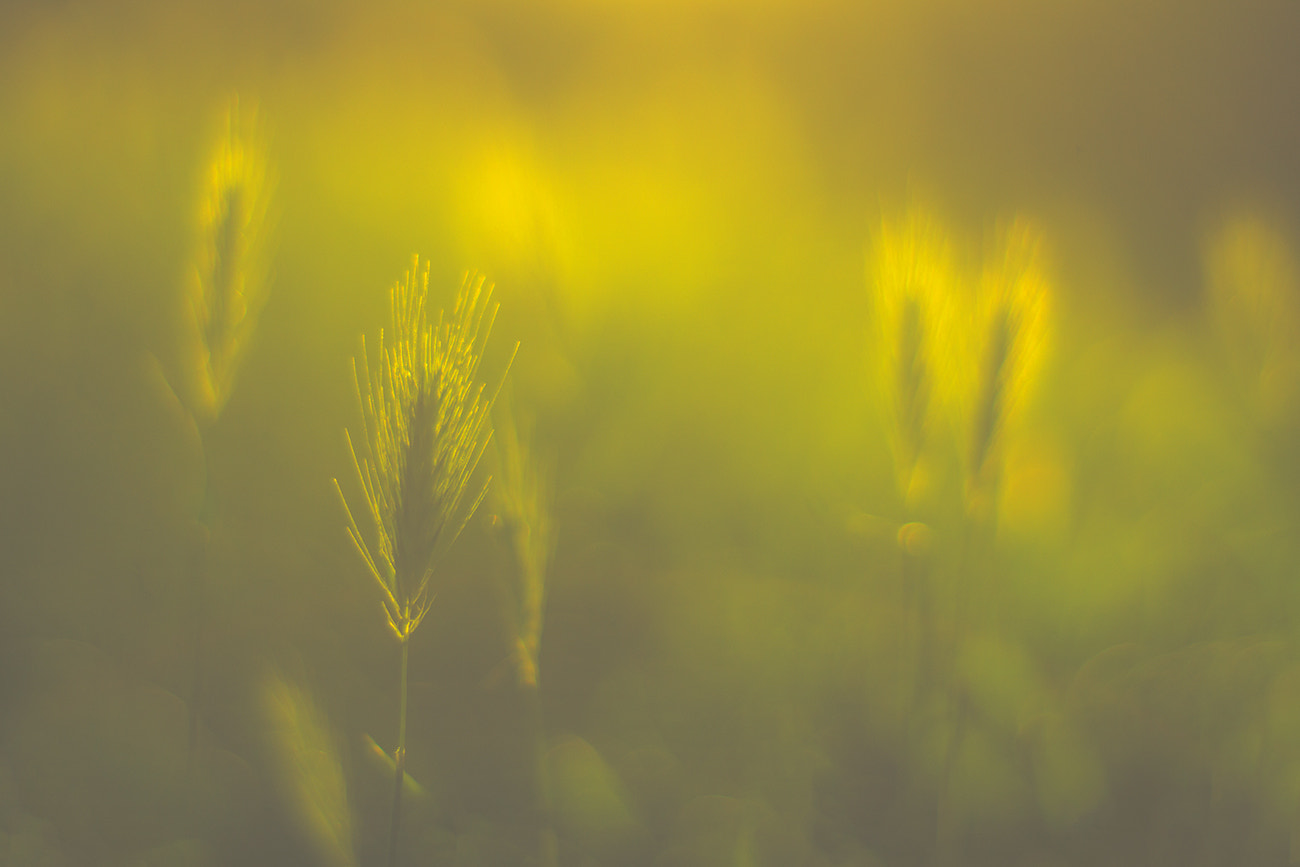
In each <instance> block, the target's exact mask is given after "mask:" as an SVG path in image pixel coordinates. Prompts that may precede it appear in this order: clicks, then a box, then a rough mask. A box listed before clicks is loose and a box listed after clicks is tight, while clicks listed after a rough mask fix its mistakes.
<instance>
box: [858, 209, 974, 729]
mask: <svg viewBox="0 0 1300 867" xmlns="http://www.w3.org/2000/svg"><path fill="white" fill-rule="evenodd" d="M867 282H868V286H869V287H870V288H871V291H872V296H871V300H872V313H873V316H874V320H875V325H876V335H875V337H876V340H875V342H874V346H875V347H876V351H875V356H876V357H875V359H874V364H873V367H874V371H875V376H876V380H877V389H876V393H877V394H878V395H880V396H881V399H882V402H883V404H884V406H883V407H882V408H883V410H884V414H885V423H886V425H887V429H888V435H889V444H890V448H891V451H892V453H893V459H894V476H895V481H896V483H897V486H898V493H899V496H900V497H901V499H902V503H903V511H904V515H905V522H904V524H903V527H902V528H901V529H900V530H899V533H898V547H899V558H900V579H901V587H900V591H901V594H900V595H901V600H900V602H901V609H902V610H903V611H904V612H905V616H906V618H907V625H906V626H904V627H903V628H901V629H900V630H899V645H900V647H899V654H898V662H899V678H898V680H899V713H900V716H901V719H900V721H901V722H902V723H904V724H905V723H906V719H907V717H908V716H909V715H910V714H911V713H912V712H913V711H914V710H915V706H916V702H917V701H918V700H919V697H920V695H921V691H922V684H924V683H926V682H928V680H929V678H930V676H931V669H932V666H933V661H932V660H931V659H930V656H929V650H930V648H931V646H932V644H933V640H934V613H933V600H932V599H931V595H932V588H930V587H928V586H927V576H925V575H923V574H921V563H920V562H913V561H914V560H918V555H919V554H921V553H922V550H923V548H924V547H925V546H924V544H923V542H922V540H923V537H924V536H925V533H926V531H925V527H924V525H923V524H920V523H917V522H916V521H915V514H914V513H915V511H916V510H917V508H918V506H919V504H920V502H921V501H922V500H923V499H924V497H925V496H926V494H927V493H928V491H929V488H930V486H931V482H932V480H931V473H930V471H929V469H928V466H927V462H928V460H929V458H928V456H927V455H926V451H927V447H928V446H929V444H930V436H931V428H932V427H933V422H934V417H935V407H936V404H937V403H938V401H936V400H935V390H936V388H942V386H943V384H944V381H945V380H944V370H943V357H942V356H941V355H940V353H939V351H938V350H939V349H940V347H941V346H942V345H943V339H944V334H943V329H944V326H945V323H946V316H945V314H946V313H947V311H948V310H949V307H950V298H951V296H952V293H953V291H954V288H955V286H956V278H955V272H954V270H953V267H952V248H951V244H950V242H949V240H948V235H947V233H946V232H945V231H944V229H943V227H942V226H941V225H940V224H939V223H938V221H937V220H936V219H935V218H934V217H933V216H931V215H930V214H928V213H926V212H925V211H923V210H921V209H919V208H916V207H913V208H912V209H911V210H910V211H908V212H907V213H906V214H905V215H903V216H902V217H901V218H899V219H885V220H882V221H881V225H880V229H879V233H878V234H877V236H876V238H875V239H874V242H873V244H872V246H871V250H870V252H869V254H868V260H867ZM913 623H915V626H912V624H913ZM909 668H911V669H913V670H912V671H908V669H909Z"/></svg>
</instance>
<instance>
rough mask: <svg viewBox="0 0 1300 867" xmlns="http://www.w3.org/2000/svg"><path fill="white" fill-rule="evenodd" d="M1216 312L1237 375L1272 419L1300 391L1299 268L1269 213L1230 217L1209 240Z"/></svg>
mask: <svg viewBox="0 0 1300 867" xmlns="http://www.w3.org/2000/svg"><path fill="white" fill-rule="evenodd" d="M1205 268H1206V280H1207V284H1208V286H1207V288H1208V294H1209V297H1208V302H1209V307H1210V315H1211V318H1212V320H1213V325H1214V327H1215V330H1216V331H1217V332H1218V338H1219V340H1220V342H1221V344H1222V346H1223V350H1224V352H1225V354H1226V355H1227V359H1228V364H1229V366H1230V368H1231V370H1232V372H1233V374H1234V375H1235V376H1236V377H1238V378H1239V379H1240V380H1241V381H1242V384H1243V386H1244V387H1243V389H1242V391H1243V393H1244V394H1245V396H1246V399H1247V401H1248V403H1249V405H1250V409H1251V410H1252V411H1254V412H1255V413H1256V414H1257V415H1258V416H1259V417H1260V418H1261V419H1263V420H1265V421H1269V420H1275V419H1276V418H1277V417H1278V416H1279V415H1280V414H1282V413H1284V412H1286V410H1287V409H1288V408H1290V407H1292V406H1294V401H1295V396H1296V394H1297V392H1300V267H1297V263H1296V259H1295V256H1294V254H1293V253H1292V251H1291V247H1290V245H1289V244H1288V242H1287V239H1286V237H1285V236H1284V235H1283V234H1282V233H1281V232H1279V231H1278V230H1277V229H1276V228H1275V227H1274V226H1271V225H1269V223H1268V222H1267V221H1265V220H1264V219H1263V218H1261V217H1259V216H1257V215H1253V214H1237V215H1234V216H1232V217H1230V218H1228V219H1226V220H1225V221H1224V222H1223V224H1222V225H1221V226H1220V227H1219V229H1218V230H1217V231H1216V232H1215V234H1214V235H1213V236H1212V237H1211V239H1210V241H1209V242H1208V244H1207V245H1206V250H1205Z"/></svg>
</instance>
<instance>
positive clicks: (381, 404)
mask: <svg viewBox="0 0 1300 867" xmlns="http://www.w3.org/2000/svg"><path fill="white" fill-rule="evenodd" d="M428 292H429V266H428V264H427V263H426V264H425V265H424V267H423V269H421V266H420V261H419V258H418V257H417V258H416V259H415V260H414V261H413V262H412V265H411V270H410V271H408V272H407V273H406V275H405V277H404V278H403V279H402V280H401V281H399V282H397V283H396V284H394V286H393V288H392V291H391V293H390V296H389V298H390V303H391V317H392V334H391V336H390V337H389V338H388V339H387V340H385V336H384V333H383V332H382V331H381V332H380V334H379V345H378V347H377V349H378V351H377V353H376V357H375V363H376V366H375V368H374V370H373V371H372V370H371V367H370V362H369V360H368V354H367V352H366V348H365V343H364V338H363V342H362V351H361V355H360V356H359V358H360V365H359V367H358V365H357V363H356V361H355V360H354V362H353V378H354V380H355V382H356V388H357V397H358V400H359V401H360V404H361V411H362V416H363V419H364V438H363V443H362V446H363V450H362V451H361V453H358V449H357V447H356V445H355V444H354V443H353V440H352V435H351V433H348V435H347V439H348V449H349V451H350V453H351V456H352V462H353V465H354V466H355V468H356V472H357V476H358V479H359V481H360V483H361V491H362V497H363V500H364V509H363V510H362V511H361V517H362V518H363V519H364V520H367V521H368V523H370V524H373V528H374V534H373V535H374V539H373V541H367V534H364V533H362V531H361V528H360V526H359V525H358V522H357V519H356V516H355V515H354V513H353V510H352V508H351V507H350V506H349V505H348V502H347V498H346V497H344V496H343V492H342V488H340V487H339V485H338V480H337V479H335V481H334V484H335V488H336V489H337V490H338V491H339V497H340V498H341V499H342V501H343V508H344V511H345V512H346V514H347V519H348V534H349V535H350V536H351V538H352V542H353V544H354V545H355V546H356V549H357V551H358V552H359V553H360V555H361V559H362V560H363V561H364V563H365V565H366V569H367V570H368V571H369V573H370V576H371V577H372V578H373V579H374V581H375V585H376V587H377V589H378V590H379V595H380V600H381V601H382V603H383V607H384V613H385V615H386V617H387V620H388V626H389V628H390V629H391V630H392V631H393V634H394V635H395V636H396V637H397V641H398V643H399V644H400V645H401V651H402V661H401V686H400V690H401V694H400V701H399V710H398V734H397V750H396V752H395V754H394V758H395V760H396V766H397V767H396V771H395V779H394V784H393V814H392V821H393V823H392V836H391V838H390V841H389V863H390V864H396V863H397V840H398V835H399V833H400V830H401V801H402V778H403V776H404V774H405V764H406V682H407V681H406V671H407V661H408V656H409V642H410V638H411V635H412V633H413V632H414V631H415V629H416V628H417V627H418V626H419V625H420V622H421V621H422V620H423V619H424V616H425V615H426V614H428V612H429V606H430V605H431V604H432V602H433V595H434V592H433V588H432V584H431V579H432V578H433V573H434V570H435V567H436V564H437V560H438V557H439V555H440V554H442V552H443V551H445V550H446V548H447V547H448V546H449V545H451V543H452V542H454V541H455V540H456V537H457V536H459V535H460V533H461V531H462V530H463V529H464V527H465V525H466V524H467V523H468V522H469V519H470V518H471V517H472V516H473V514H474V512H475V510H477V508H478V506H479V504H480V503H481V502H482V501H483V497H484V496H485V495H486V494H487V491H488V486H489V484H490V480H485V481H484V482H483V484H482V485H481V486H476V487H474V488H471V486H470V479H471V477H472V476H473V475H474V471H475V469H476V468H477V467H478V463H479V460H480V459H481V458H482V456H483V452H484V450H485V449H486V448H487V444H488V441H489V439H490V438H491V427H490V422H489V417H488V416H489V412H490V410H491V406H492V402H493V397H494V396H489V395H486V394H485V393H484V386H483V384H482V383H481V382H479V381H478V370H479V364H480V362H481V360H482V357H483V347H484V344H485V343H486V341H487V338H488V335H489V333H490V332H491V330H492V323H493V320H494V319H495V318H496V311H497V305H495V304H492V303H491V294H492V287H491V286H490V285H485V284H484V281H483V279H482V278H475V277H473V276H470V275H467V276H466V277H465V279H464V281H463V283H462V285H461V288H460V293H459V294H458V295H457V297H456V306H455V308H454V309H453V311H452V313H451V315H450V316H444V315H443V314H442V313H441V312H440V313H439V314H438V316H437V318H436V319H431V318H430V316H429V311H428Z"/></svg>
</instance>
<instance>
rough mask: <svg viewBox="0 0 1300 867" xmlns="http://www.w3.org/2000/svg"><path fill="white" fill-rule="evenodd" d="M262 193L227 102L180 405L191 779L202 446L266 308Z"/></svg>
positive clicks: (253, 155)
mask: <svg viewBox="0 0 1300 867" xmlns="http://www.w3.org/2000/svg"><path fill="white" fill-rule="evenodd" d="M269 192H270V183H269V176H268V172H267V162H266V153H265V149H264V146H263V144H262V142H261V140H260V138H259V136H258V134H257V123H256V111H255V110H252V109H244V110H241V107H240V104H239V99H238V98H237V97H235V98H232V99H231V100H230V102H229V104H228V105H227V107H226V111H225V117H224V120H223V128H222V132H221V136H220V138H219V139H218V141H217V143H216V147H215V148H214V150H213V153H212V156H211V157H210V159H209V161H208V164H207V170H206V175H205V177H204V181H203V192H202V198H201V201H200V206H199V214H198V243H197V249H196V250H195V253H194V260H193V262H192V267H191V269H190V272H189V276H188V278H187V285H186V295H187V299H188V302H189V305H188V311H189V313H190V315H191V316H192V317H193V325H194V327H195V338H196V339H194V340H193V342H192V343H191V344H190V346H191V348H192V351H193V355H192V357H191V358H190V359H188V360H189V362H190V367H189V380H190V381H189V383H188V388H187V389H186V393H187V400H186V404H187V408H188V410H189V412H190V414H191V416H192V417H193V418H194V422H195V425H196V427H197V428H198V431H199V438H200V442H201V443H202V445H203V456H204V467H205V468H204V493H203V505H202V507H201V511H200V514H199V516H198V524H199V544H198V550H197V552H196V555H195V560H196V562H195V567H194V606H195V614H194V619H195V628H194V680H193V685H192V692H191V696H190V725H189V753H188V760H187V761H188V764H189V767H190V770H191V772H192V771H193V768H194V766H195V757H196V753H197V750H198V732H199V705H200V701H201V697H202V691H203V627H204V619H205V607H206V596H207V588H206V584H207V571H208V546H209V544H210V537H211V521H212V517H213V513H214V511H215V508H214V504H213V496H212V486H211V484H210V481H209V480H208V477H207V457H208V456H207V438H208V432H209V430H210V429H211V427H212V425H213V424H214V423H215V422H216V421H217V419H218V418H219V417H220V415H221V412H222V410H223V409H224V408H225V406H226V402H227V401H228V400H229V399H230V393H231V390H232V388H233V386H234V382H235V374H236V371H237V370H238V366H239V361H240V359H241V357H242V355H243V352H244V350H245V349H246V348H247V346H248V343H249V340H250V338H251V337H252V333H253V329H254V327H255V326H256V323H257V316H258V314H259V313H260V311H261V309H262V305H263V303H264V302H265V300H266V291H267V280H266V276H265V266H266V255H265V250H266V243H265V234H266V233H265V222H266V215H267V203H268V200H269Z"/></svg>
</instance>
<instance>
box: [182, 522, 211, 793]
mask: <svg viewBox="0 0 1300 867" xmlns="http://www.w3.org/2000/svg"><path fill="white" fill-rule="evenodd" d="M198 531H199V532H198V544H197V546H196V551H195V555H194V565H193V569H194V586H193V592H194V679H193V681H192V682H191V685H190V729H189V749H188V751H187V753H186V761H185V769H186V776H187V777H189V778H190V779H191V780H192V779H193V776H194V771H195V768H196V766H197V764H198V751H199V703H200V701H201V700H202V697H203V621H204V619H205V610H204V609H205V608H206V607H207V571H208V536H209V533H208V528H207V526H206V525H204V524H203V523H202V522H200V523H199V525H198Z"/></svg>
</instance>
